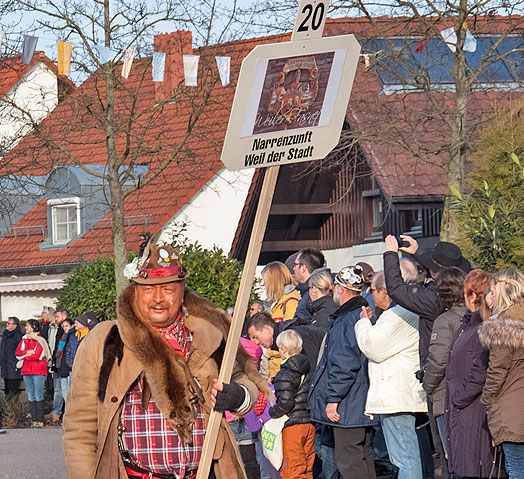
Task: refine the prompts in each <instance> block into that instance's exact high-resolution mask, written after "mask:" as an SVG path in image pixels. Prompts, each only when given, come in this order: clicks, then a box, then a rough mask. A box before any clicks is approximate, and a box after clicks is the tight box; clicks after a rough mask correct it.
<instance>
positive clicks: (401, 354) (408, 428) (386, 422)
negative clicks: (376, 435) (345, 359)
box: [355, 262, 427, 479]
mask: <svg viewBox="0 0 524 479" xmlns="http://www.w3.org/2000/svg"><path fill="white" fill-rule="evenodd" d="M400 267H401V271H402V274H403V278H404V280H405V281H409V280H410V279H411V276H410V274H411V275H413V276H416V274H417V271H416V268H415V265H414V264H413V263H408V262H402V263H401V266H400ZM371 292H372V294H373V298H374V299H375V305H376V306H377V307H378V308H381V309H382V310H384V312H383V313H382V314H381V315H380V317H379V318H378V320H377V322H376V323H375V324H372V322H371V320H370V319H369V318H368V313H367V311H366V308H362V312H361V315H360V318H361V319H360V321H358V322H357V323H356V324H355V335H356V338H357V344H358V347H359V348H360V350H361V351H362V352H363V353H364V355H365V356H366V357H367V358H368V359H369V383H370V384H369V391H368V395H367V400H366V409H365V412H366V414H367V415H370V416H373V415H379V416H380V422H381V425H382V431H383V433H384V439H385V440H386V446H387V449H388V453H389V458H390V460H391V462H392V463H393V464H394V465H395V466H397V467H398V468H399V472H398V477H399V479H420V478H422V477H423V474H422V462H421V456H420V448H419V443H418V438H417V432H416V429H415V421H416V418H415V413H425V412H427V402H426V395H425V393H424V390H423V389H422V384H420V382H419V381H418V380H417V378H416V377H415V372H416V371H417V370H418V368H419V357H418V343H419V332H418V325H419V317H418V315H416V314H415V313H412V312H411V311H408V310H407V309H405V308H403V307H401V306H399V305H397V304H395V303H394V302H393V301H392V300H391V298H390V297H389V295H388V292H387V290H386V281H385V276H384V273H383V272H382V271H381V272H379V273H376V274H375V276H374V277H373V281H372V283H371Z"/></svg>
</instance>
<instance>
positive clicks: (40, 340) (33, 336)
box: [26, 333, 51, 361]
mask: <svg viewBox="0 0 524 479" xmlns="http://www.w3.org/2000/svg"><path fill="white" fill-rule="evenodd" d="M26 337H27V338H28V339H34V340H35V341H36V342H37V343H38V344H40V346H42V349H43V350H44V354H45V358H46V360H47V361H49V360H50V359H51V351H49V346H48V345H47V341H46V340H45V339H44V338H43V337H42V336H40V335H38V334H36V333H29V334H26Z"/></svg>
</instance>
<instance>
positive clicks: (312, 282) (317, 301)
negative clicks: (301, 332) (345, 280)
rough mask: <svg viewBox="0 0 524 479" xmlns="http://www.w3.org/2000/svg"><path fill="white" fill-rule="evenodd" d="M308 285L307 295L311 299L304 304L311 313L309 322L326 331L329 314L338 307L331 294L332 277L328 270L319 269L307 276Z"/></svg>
mask: <svg viewBox="0 0 524 479" xmlns="http://www.w3.org/2000/svg"><path fill="white" fill-rule="evenodd" d="M308 287H309V297H310V298H311V300H312V301H311V302H310V303H308V304H306V309H307V310H308V312H309V314H310V315H311V324H313V325H315V326H317V327H318V328H320V329H321V330H322V331H323V332H324V333H326V331H327V329H328V321H329V315H330V314H331V313H334V312H335V311H336V310H337V309H338V306H337V305H336V304H335V302H334V301H333V296H332V295H331V291H332V289H333V278H332V277H331V274H330V273H329V270H327V269H321V270H317V271H315V272H314V273H313V274H312V275H311V276H310V278H309V281H308Z"/></svg>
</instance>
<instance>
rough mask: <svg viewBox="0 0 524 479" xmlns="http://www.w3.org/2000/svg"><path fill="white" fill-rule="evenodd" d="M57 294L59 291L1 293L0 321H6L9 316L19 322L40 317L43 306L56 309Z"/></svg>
mask: <svg viewBox="0 0 524 479" xmlns="http://www.w3.org/2000/svg"><path fill="white" fill-rule="evenodd" d="M59 294H60V291H59V290H52V291H31V292H27V293H18V292H17V293H14V292H13V293H2V294H1V295H0V302H1V308H2V321H7V318H8V317H9V316H16V317H17V318H18V319H21V320H26V319H31V318H33V317H40V313H41V312H42V307H43V306H52V307H53V308H55V307H56V301H57V299H58V296H59Z"/></svg>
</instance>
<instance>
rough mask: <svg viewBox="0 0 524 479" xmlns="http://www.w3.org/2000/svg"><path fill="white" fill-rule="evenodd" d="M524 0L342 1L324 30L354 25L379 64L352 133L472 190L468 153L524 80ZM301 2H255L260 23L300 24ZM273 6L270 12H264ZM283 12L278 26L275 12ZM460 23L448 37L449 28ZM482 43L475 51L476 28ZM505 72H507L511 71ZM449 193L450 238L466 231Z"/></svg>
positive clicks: (360, 76) (357, 94) (354, 105)
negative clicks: (298, 4) (467, 174)
mask: <svg viewBox="0 0 524 479" xmlns="http://www.w3.org/2000/svg"><path fill="white" fill-rule="evenodd" d="M523 7H524V2H522V1H516V2H508V1H507V0H493V1H492V0H488V1H484V0H482V1H480V0H473V1H472V0H458V1H457V2H449V1H445V2H444V1H438V2H434V1H432V0H377V1H370V2H363V1H362V0H333V1H332V2H331V5H330V16H332V17H345V16H348V17H351V18H348V19H347V22H344V20H343V18H338V19H337V21H335V22H331V23H328V24H327V26H326V30H325V33H324V35H336V34H345V33H354V34H355V35H356V36H357V37H358V38H359V40H360V42H361V45H362V53H364V54H366V62H369V67H368V68H367V69H365V70H364V71H362V69H361V70H360V73H357V78H356V80H355V86H354V88H353V94H352V97H351V100H350V108H349V112H350V115H349V119H350V122H351V128H352V130H351V135H354V136H356V137H357V138H358V139H359V141H360V142H361V143H362V144H366V143H368V144H369V145H373V146H378V147H379V148H383V149H384V148H387V149H388V152H389V153H391V154H392V155H393V154H398V155H401V154H402V155H405V156H407V155H409V157H410V158H411V163H410V165H407V164H402V165H400V167H399V171H398V175H406V168H408V167H409V168H411V169H412V170H416V169H417V168H418V167H421V165H423V164H430V165H432V166H434V167H435V168H439V169H441V171H442V174H443V175H444V176H446V175H447V183H448V185H449V188H451V189H456V190H457V191H459V192H461V193H462V192H464V190H465V188H466V185H465V172H466V168H467V164H468V152H469V150H470V149H471V146H472V144H473V142H474V141H475V140H476V138H478V134H479V131H481V130H482V129H483V128H485V127H486V125H487V124H489V122H490V121H491V119H492V117H493V114H494V108H495V106H497V105H498V104H500V102H501V101H503V100H504V101H511V99H512V98H514V97H515V96H517V95H518V94H519V93H518V89H520V87H521V86H522V80H523V79H524V72H523V70H522V68H521V67H520V65H521V63H522V59H523V54H522V52H524V41H523V36H522V34H523V32H524V17H522V16H520V14H522V13H523V12H524V9H523ZM295 9H296V5H291V4H290V2H287V1H286V0H267V1H266V2H263V3H259V2H257V4H256V5H255V6H254V7H253V8H252V9H251V11H250V13H251V15H253V20H252V23H253V24H256V25H258V27H259V28H265V29H266V31H277V32H279V31H281V30H282V29H289V28H291V26H292V21H293V19H294V14H295V12H296V10H295ZM263 11H265V12H266V13H265V14H264V15H263V14H262V12H263ZM268 11H273V12H275V15H277V16H278V18H279V19H280V21H279V22H278V26H276V25H274V24H272V23H271V22H269V21H267V20H266V19H267V18H268V17H270V16H269V15H267V12H268ZM450 27H451V28H452V29H453V34H454V36H455V37H453V36H452V37H450V38H449V39H448V40H447V43H448V44H449V47H451V48H449V47H448V44H447V43H446V41H444V39H443V37H442V34H441V31H442V30H444V29H447V28H450ZM470 35H471V36H472V37H474V38H476V39H477V41H478V46H477V50H476V51H475V52H472V51H471V50H472V45H471V36H470ZM502 70H504V73H503V74H502V77H501V72H502ZM451 202H452V195H451V194H450V189H448V192H447V194H446V201H445V208H444V215H443V220H442V226H441V231H442V234H441V235H442V238H443V239H444V238H445V239H450V240H453V239H456V238H457V236H458V233H459V223H458V219H457V218H456V215H455V214H454V211H453V210H452V209H450V206H451Z"/></svg>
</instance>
